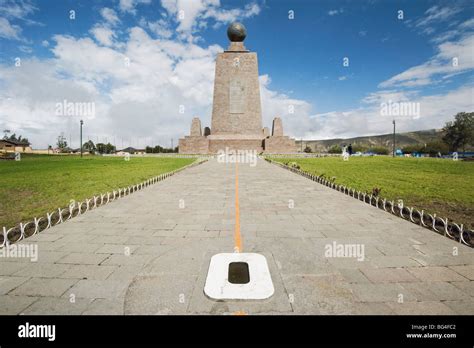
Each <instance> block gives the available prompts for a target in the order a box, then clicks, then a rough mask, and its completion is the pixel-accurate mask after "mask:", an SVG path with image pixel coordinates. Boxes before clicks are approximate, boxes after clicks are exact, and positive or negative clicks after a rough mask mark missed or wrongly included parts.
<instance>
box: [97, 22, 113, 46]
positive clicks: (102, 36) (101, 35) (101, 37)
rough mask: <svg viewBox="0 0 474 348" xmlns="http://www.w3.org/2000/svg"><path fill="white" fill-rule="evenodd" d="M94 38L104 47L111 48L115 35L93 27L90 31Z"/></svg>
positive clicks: (110, 31)
mask: <svg viewBox="0 0 474 348" xmlns="http://www.w3.org/2000/svg"><path fill="white" fill-rule="evenodd" d="M91 33H92V35H94V38H95V39H96V40H97V41H98V42H99V43H100V44H102V45H104V46H112V44H113V39H114V37H115V33H114V32H113V31H112V30H111V29H109V28H106V27H101V26H95V27H94V28H92V29H91Z"/></svg>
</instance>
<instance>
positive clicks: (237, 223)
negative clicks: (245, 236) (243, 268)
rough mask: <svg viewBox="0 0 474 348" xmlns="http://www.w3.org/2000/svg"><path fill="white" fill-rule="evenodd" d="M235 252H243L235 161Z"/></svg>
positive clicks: (237, 169)
mask: <svg viewBox="0 0 474 348" xmlns="http://www.w3.org/2000/svg"><path fill="white" fill-rule="evenodd" d="M234 252H236V253H240V252H242V236H241V235H240V207H239V167H238V165H237V162H235V232H234Z"/></svg>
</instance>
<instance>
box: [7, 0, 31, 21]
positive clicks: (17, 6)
mask: <svg viewBox="0 0 474 348" xmlns="http://www.w3.org/2000/svg"><path fill="white" fill-rule="evenodd" d="M36 10H37V8H36V7H35V6H34V5H33V2H32V1H30V0H0V13H1V14H2V16H4V17H7V18H16V19H25V17H26V16H28V15H30V14H32V13H33V12H34V11H36Z"/></svg>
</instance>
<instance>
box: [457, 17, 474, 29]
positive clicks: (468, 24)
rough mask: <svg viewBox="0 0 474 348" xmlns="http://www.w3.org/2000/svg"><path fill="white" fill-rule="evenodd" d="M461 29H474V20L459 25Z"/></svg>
mask: <svg viewBox="0 0 474 348" xmlns="http://www.w3.org/2000/svg"><path fill="white" fill-rule="evenodd" d="M459 27H460V28H461V29H473V28H474V18H471V19H468V20H467V21H465V22H463V23H461V24H460V25H459Z"/></svg>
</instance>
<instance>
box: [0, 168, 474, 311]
mask: <svg viewBox="0 0 474 348" xmlns="http://www.w3.org/2000/svg"><path fill="white" fill-rule="evenodd" d="M239 195H240V221H241V235H242V248H243V251H244V252H258V253H261V254H263V255H265V256H266V258H267V261H268V263H269V267H270V272H271V275H272V279H273V283H274V286H275V294H274V295H273V296H272V297H271V298H270V299H268V300H265V301H256V302H242V301H240V302H215V301H212V300H210V299H208V298H207V297H206V296H205V295H204V293H203V288H204V283H205V279H206V275H207V269H208V266H209V261H210V258H211V256H212V255H214V254H216V253H220V252H232V251H233V249H234V225H235V202H234V199H235V165H230V164H220V163H217V161H216V160H211V161H209V162H207V163H205V164H202V165H200V166H196V167H193V168H190V169H188V170H185V171H184V172H181V173H179V174H177V175H175V176H172V177H170V178H168V179H166V180H164V181H162V182H159V183H157V184H155V185H152V186H150V187H148V188H146V189H144V190H143V191H140V192H137V193H134V194H132V195H131V196H129V197H126V198H123V199H120V200H118V201H116V202H113V203H110V204H108V205H106V206H103V207H100V208H98V209H96V210H93V211H90V212H88V213H86V214H85V215H83V216H81V217H78V218H75V219H73V220H71V221H69V222H67V223H65V224H62V225H58V226H56V227H53V228H51V229H49V230H46V231H44V232H42V233H41V234H39V235H38V236H34V237H31V238H28V239H26V240H25V241H24V243H38V245H39V259H38V262H36V263H31V262H30V260H28V259H13V258H0V314H19V313H24V314H123V313H124V314H184V313H191V314H227V313H228V314H232V313H236V312H240V313H242V312H244V313H248V314H257V313H258V314H264V313H265V314H456V313H458V314H474V250H472V249H470V248H468V247H465V246H462V245H459V244H458V243H455V242H453V241H451V240H448V239H447V238H445V237H443V236H439V235H437V234H436V233H434V232H432V231H429V230H426V229H423V228H421V227H418V226H416V225H414V224H412V223H409V222H407V221H404V220H402V219H400V218H396V217H394V216H392V215H390V214H388V213H385V212H383V211H381V210H379V209H376V208H374V207H371V206H369V205H367V204H365V203H362V202H360V201H357V200H355V199H353V198H351V197H348V196H346V195H343V194H341V193H339V192H336V191H334V190H331V189H329V188H327V187H324V186H322V185H320V184H317V183H315V182H312V181H310V180H308V179H305V178H303V177H301V176H298V175H296V174H293V173H291V172H289V171H286V170H284V169H281V168H278V167H276V166H274V165H271V164H269V163H266V162H265V161H262V160H259V161H258V164H257V166H255V167H250V166H249V165H239ZM292 203H294V207H293V208H290V206H292ZM183 204H184V206H183ZM334 242H335V243H336V244H337V245H339V244H357V245H360V246H364V256H365V258H364V260H363V261H358V260H357V259H356V258H353V257H326V255H325V251H326V246H327V245H328V244H329V245H333V243H334ZM455 247H457V248H458V254H457V255H456V256H454V255H453V250H454V249H453V248H455ZM400 302H402V303H400Z"/></svg>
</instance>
